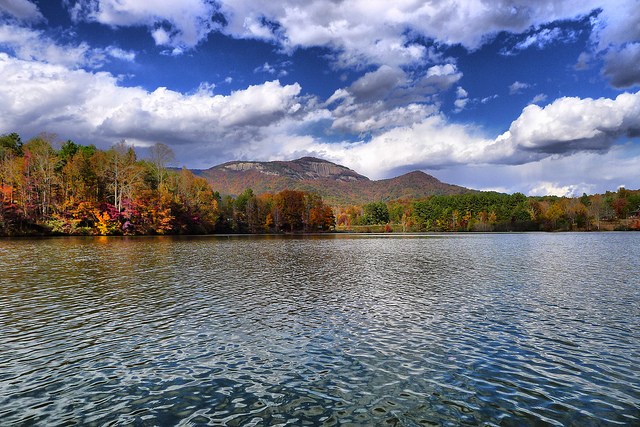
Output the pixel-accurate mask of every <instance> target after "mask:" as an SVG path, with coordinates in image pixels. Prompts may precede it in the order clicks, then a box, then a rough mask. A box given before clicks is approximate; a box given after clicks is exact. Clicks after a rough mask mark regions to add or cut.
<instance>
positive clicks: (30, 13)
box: [0, 0, 44, 22]
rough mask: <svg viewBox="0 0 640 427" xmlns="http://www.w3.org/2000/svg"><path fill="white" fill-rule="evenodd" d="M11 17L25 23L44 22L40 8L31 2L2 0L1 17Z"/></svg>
mask: <svg viewBox="0 0 640 427" xmlns="http://www.w3.org/2000/svg"><path fill="white" fill-rule="evenodd" d="M2 15H9V16H11V17H12V18H14V19H17V20H19V21H23V22H39V21H43V20H44V16H42V13H40V10H39V9H38V6H36V5H35V4H34V3H32V2H30V1H29V0H0V16H2Z"/></svg>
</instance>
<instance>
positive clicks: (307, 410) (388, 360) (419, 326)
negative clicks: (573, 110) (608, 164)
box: [0, 233, 640, 426]
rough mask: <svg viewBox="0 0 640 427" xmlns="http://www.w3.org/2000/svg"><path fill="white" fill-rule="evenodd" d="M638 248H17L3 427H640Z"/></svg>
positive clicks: (332, 244) (102, 241) (545, 239)
mask: <svg viewBox="0 0 640 427" xmlns="http://www.w3.org/2000/svg"><path fill="white" fill-rule="evenodd" d="M639 243H640V234H634V233H606V234H605V233H603V234H595V233H594V234H586V233H585V234H506V235H505V234H487V235H481V234H473V235H440V236H407V237H397V236H394V237H391V236H353V237H352V236H323V237H307V238H291V237H289V238H287V237H231V238H228V237H194V238H165V237H158V238H154V237H143V238H64V239H44V240H0V424H1V425H3V426H4V425H70V424H81V425H286V424H289V425H399V426H400V425H402V426H421V425H427V426H431V425H451V426H453V425H465V424H467V425H504V426H523V425H524V426H526V425H575V426H600V425H640V368H639V367H638V366H640V279H639V277H638V274H637V270H638V266H639V260H640V245H639Z"/></svg>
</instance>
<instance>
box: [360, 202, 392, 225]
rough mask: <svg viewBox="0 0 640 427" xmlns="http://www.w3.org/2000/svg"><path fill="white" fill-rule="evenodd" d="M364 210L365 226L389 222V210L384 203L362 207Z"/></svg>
mask: <svg viewBox="0 0 640 427" xmlns="http://www.w3.org/2000/svg"><path fill="white" fill-rule="evenodd" d="M362 210H363V222H364V223H365V224H369V225H375V224H386V223H388V222H389V209H388V208H387V204H386V203H384V202H373V203H367V204H366V205H364V206H363V207H362Z"/></svg>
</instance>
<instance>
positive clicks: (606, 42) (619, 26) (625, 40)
mask: <svg viewBox="0 0 640 427" xmlns="http://www.w3.org/2000/svg"><path fill="white" fill-rule="evenodd" d="M592 22H593V31H592V33H591V38H592V41H593V43H594V46H595V47H594V51H595V53H596V54H604V62H605V64H604V68H603V70H602V72H603V74H604V75H605V76H606V77H608V78H609V79H610V80H611V84H612V85H613V86H614V87H618V88H622V87H631V86H635V85H639V84H640V67H638V58H639V57H640V53H639V47H638V46H640V43H639V41H640V25H638V22H640V7H638V2H637V1H636V0H614V1H610V2H606V3H604V4H603V5H602V11H601V13H600V14H598V15H597V16H596V17H594V18H593V19H592ZM634 61H635V62H634Z"/></svg>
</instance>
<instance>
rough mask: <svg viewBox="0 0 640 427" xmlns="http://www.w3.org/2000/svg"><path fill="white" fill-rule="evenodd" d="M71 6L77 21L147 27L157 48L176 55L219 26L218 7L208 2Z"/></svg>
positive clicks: (117, 0)
mask: <svg viewBox="0 0 640 427" xmlns="http://www.w3.org/2000/svg"><path fill="white" fill-rule="evenodd" d="M68 6H69V11H70V14H71V16H72V18H73V19H74V20H76V21H88V22H99V23H101V24H105V25H109V26H112V27H124V26H142V27H147V28H148V29H149V32H150V34H151V35H152V37H153V39H154V41H155V42H156V44H157V45H159V46H169V47H172V48H174V53H181V52H182V51H183V50H184V49H189V48H193V47H194V46H196V45H197V44H198V43H200V42H201V41H202V40H203V39H205V38H206V37H207V35H208V34H209V33H210V32H211V31H212V30H214V29H215V28H218V27H219V24H217V23H216V22H215V21H214V19H213V17H214V16H216V8H215V6H214V4H213V3H211V2H209V1H207V0H181V1H173V0H148V1H138V0H76V1H73V0H69V1H68Z"/></svg>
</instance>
